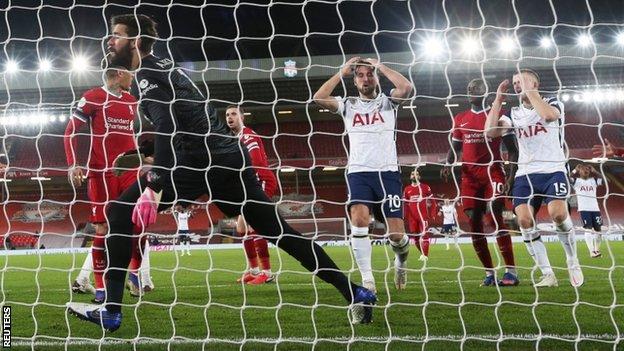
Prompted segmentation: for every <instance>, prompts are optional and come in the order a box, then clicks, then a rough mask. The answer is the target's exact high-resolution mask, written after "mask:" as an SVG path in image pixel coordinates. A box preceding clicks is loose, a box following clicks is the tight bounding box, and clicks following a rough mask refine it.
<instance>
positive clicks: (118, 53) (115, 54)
mask: <svg viewBox="0 0 624 351" xmlns="http://www.w3.org/2000/svg"><path fill="white" fill-rule="evenodd" d="M108 52H109V57H110V58H109V60H110V64H111V66H121V67H125V68H126V69H127V70H129V71H131V70H133V69H134V67H132V49H130V45H126V46H124V47H122V48H121V49H120V50H115V51H113V50H111V49H110V48H109V51H108Z"/></svg>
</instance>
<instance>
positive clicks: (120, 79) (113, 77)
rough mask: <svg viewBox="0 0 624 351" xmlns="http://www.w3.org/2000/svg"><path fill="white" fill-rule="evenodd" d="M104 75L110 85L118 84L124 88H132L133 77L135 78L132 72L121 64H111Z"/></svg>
mask: <svg viewBox="0 0 624 351" xmlns="http://www.w3.org/2000/svg"><path fill="white" fill-rule="evenodd" d="M104 75H105V76H106V82H107V84H108V85H116V86H118V87H120V88H121V89H123V90H130V86H131V85H132V78H134V74H132V72H130V71H128V70H127V69H126V68H125V67H121V66H109V67H108V68H107V69H106V71H105V72H104Z"/></svg>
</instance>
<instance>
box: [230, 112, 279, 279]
mask: <svg viewBox="0 0 624 351" xmlns="http://www.w3.org/2000/svg"><path fill="white" fill-rule="evenodd" d="M244 120H245V115H244V112H243V108H242V107H240V106H234V105H231V106H228V107H227V108H226V110H225V121H226V123H227V125H228V127H230V129H231V130H232V133H233V134H234V135H237V136H239V137H240V138H241V142H242V144H243V145H244V146H245V148H246V149H247V152H248V153H249V157H250V158H251V165H252V166H253V168H254V170H255V171H256V175H257V177H258V181H259V182H260V184H261V185H262V190H264V193H265V194H266V196H267V197H268V198H269V199H270V198H272V197H273V195H274V194H275V191H276V190H277V178H276V177H275V174H273V172H272V171H271V170H270V169H269V161H268V158H267V155H266V152H265V151H264V143H263V142H262V139H261V138H260V137H259V136H258V135H257V134H256V132H254V131H253V130H252V129H251V128H249V127H247V126H245V124H244ZM236 231H237V232H238V234H239V235H241V236H243V248H244V250H245V256H246V257H247V264H248V267H249V269H248V270H247V271H246V272H245V273H244V274H243V276H242V277H241V278H239V279H238V280H237V282H238V283H240V282H243V283H246V284H251V285H258V284H264V283H270V282H272V281H273V279H274V277H273V274H272V273H271V258H270V256H269V245H268V241H267V240H266V239H265V238H263V237H261V236H259V235H258V234H257V233H256V231H255V230H254V229H253V228H252V227H251V226H249V225H247V223H246V222H245V218H243V216H238V221H237V223H236Z"/></svg>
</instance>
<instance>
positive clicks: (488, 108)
mask: <svg viewBox="0 0 624 351" xmlns="http://www.w3.org/2000/svg"><path fill="white" fill-rule="evenodd" d="M491 108H492V107H491V106H488V107H487V108H484V109H483V110H479V111H475V110H473V109H472V108H471V109H470V111H472V113H481V112H486V111H489V110H490V109H491Z"/></svg>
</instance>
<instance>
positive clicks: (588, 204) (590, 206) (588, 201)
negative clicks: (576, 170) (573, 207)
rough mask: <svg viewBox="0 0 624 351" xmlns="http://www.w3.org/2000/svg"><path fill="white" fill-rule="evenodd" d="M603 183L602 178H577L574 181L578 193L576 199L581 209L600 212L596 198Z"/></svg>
mask: <svg viewBox="0 0 624 351" xmlns="http://www.w3.org/2000/svg"><path fill="white" fill-rule="evenodd" d="M600 185H602V178H598V179H596V178H593V177H592V178H587V179H583V178H580V177H579V178H576V180H575V181H574V192H575V193H576V201H577V203H578V210H579V211H595V212H599V211H600V207H598V200H597V199H596V190H598V189H597V188H598V186H600Z"/></svg>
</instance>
